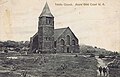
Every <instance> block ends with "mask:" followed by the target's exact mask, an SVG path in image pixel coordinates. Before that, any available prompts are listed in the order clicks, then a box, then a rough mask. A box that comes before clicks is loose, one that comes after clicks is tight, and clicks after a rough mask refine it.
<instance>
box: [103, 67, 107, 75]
mask: <svg viewBox="0 0 120 77" xmlns="http://www.w3.org/2000/svg"><path fill="white" fill-rule="evenodd" d="M103 74H104V76H105V75H106V74H107V69H106V68H105V67H104V68H103Z"/></svg>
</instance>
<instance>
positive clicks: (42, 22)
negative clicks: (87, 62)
mask: <svg viewBox="0 0 120 77" xmlns="http://www.w3.org/2000/svg"><path fill="white" fill-rule="evenodd" d="M30 52H31V53H36V52H39V53H52V52H55V53H78V52H79V44H78V39H77V37H76V36H75V34H74V33H73V32H72V31H71V29H70V28H69V27H67V28H59V29H54V16H53V15H52V14H51V12H50V9H49V6H48V4H47V3H46V4H45V6H44V8H43V11H42V13H41V15H40V16H39V21H38V32H37V33H36V34H35V35H34V36H33V37H31V38H30Z"/></svg>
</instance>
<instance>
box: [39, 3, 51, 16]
mask: <svg viewBox="0 0 120 77" xmlns="http://www.w3.org/2000/svg"><path fill="white" fill-rule="evenodd" d="M42 16H46V17H53V15H52V14H51V12H50V9H49V6H48V4H47V3H46V4H45V6H44V8H43V11H42V13H41V15H40V17H42Z"/></svg>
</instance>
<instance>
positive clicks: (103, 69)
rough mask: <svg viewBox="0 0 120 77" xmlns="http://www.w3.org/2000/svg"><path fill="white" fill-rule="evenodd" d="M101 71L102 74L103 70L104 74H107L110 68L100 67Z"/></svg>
mask: <svg viewBox="0 0 120 77" xmlns="http://www.w3.org/2000/svg"><path fill="white" fill-rule="evenodd" d="M99 72H100V75H102V72H103V75H104V76H106V75H107V74H108V69H107V67H101V66H100V67H99Z"/></svg>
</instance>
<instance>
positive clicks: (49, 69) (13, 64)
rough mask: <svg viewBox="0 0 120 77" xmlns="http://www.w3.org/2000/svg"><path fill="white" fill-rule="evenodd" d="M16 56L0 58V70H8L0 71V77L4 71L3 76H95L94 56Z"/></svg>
mask: <svg viewBox="0 0 120 77" xmlns="http://www.w3.org/2000/svg"><path fill="white" fill-rule="evenodd" d="M16 57H18V58H17V59H7V58H6V57H4V58H3V57H1V58H0V70H2V71H3V70H4V71H5V70H8V71H9V72H8V71H7V72H3V73H2V74H1V73H0V77H4V76H3V75H4V73H5V74H6V73H7V74H6V76H5V77H21V75H27V77H97V72H96V70H97V66H96V65H97V61H96V59H95V58H94V57H91V58H90V57H83V56H80V55H78V56H75V55H72V54H44V55H24V56H16ZM8 74H10V75H8ZM1 75H2V76H1ZM7 75H8V76H7Z"/></svg>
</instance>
